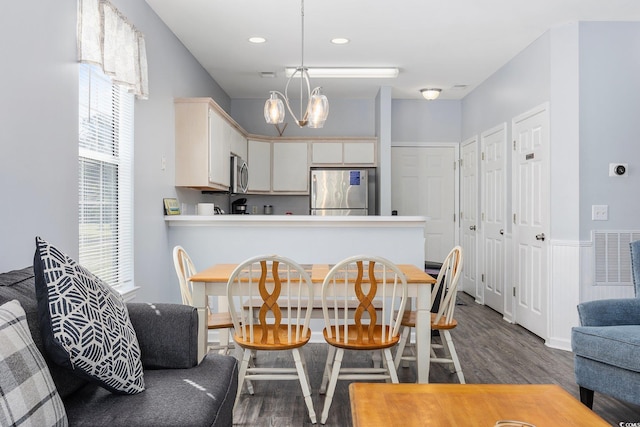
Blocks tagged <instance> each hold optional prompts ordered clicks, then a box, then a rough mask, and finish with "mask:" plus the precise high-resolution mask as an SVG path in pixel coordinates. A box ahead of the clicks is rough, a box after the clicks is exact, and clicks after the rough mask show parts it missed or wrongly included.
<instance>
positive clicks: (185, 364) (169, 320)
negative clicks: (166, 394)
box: [127, 303, 198, 369]
mask: <svg viewBox="0 0 640 427" xmlns="http://www.w3.org/2000/svg"><path fill="white" fill-rule="evenodd" d="M127 310H128V311H129V318H130V319H131V323H132V325H133V328H134V329H135V331H136V335H137V337H138V344H139V345H140V352H141V353H142V366H144V368H145V369H165V368H192V367H194V366H196V365H197V364H198V362H197V359H198V313H197V311H196V309H195V308H194V307H191V306H188V305H182V304H147V303H128V304H127Z"/></svg>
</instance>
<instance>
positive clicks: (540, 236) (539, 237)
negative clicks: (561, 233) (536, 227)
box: [536, 233, 545, 242]
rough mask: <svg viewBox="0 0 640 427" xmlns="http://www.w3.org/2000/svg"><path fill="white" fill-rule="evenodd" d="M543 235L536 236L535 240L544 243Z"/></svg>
mask: <svg viewBox="0 0 640 427" xmlns="http://www.w3.org/2000/svg"><path fill="white" fill-rule="evenodd" d="M544 237H545V236H544V233H540V234H536V240H542V241H543V242H544Z"/></svg>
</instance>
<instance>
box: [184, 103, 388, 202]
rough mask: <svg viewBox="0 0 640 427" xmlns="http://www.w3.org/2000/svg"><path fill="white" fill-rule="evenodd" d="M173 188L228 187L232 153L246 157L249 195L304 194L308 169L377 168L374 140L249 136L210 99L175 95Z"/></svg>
mask: <svg viewBox="0 0 640 427" xmlns="http://www.w3.org/2000/svg"><path fill="white" fill-rule="evenodd" d="M175 120H176V128H175V131H176V135H175V137H176V180H175V185H176V187H188V188H195V189H200V190H214V191H216V190H217V191H229V184H230V172H231V171H230V169H229V167H230V156H231V154H234V155H237V156H239V157H241V158H243V159H245V160H247V165H248V167H249V183H248V184H249V185H248V187H249V188H248V190H247V192H248V193H256V194H260V193H263V194H308V193H309V168H310V167H312V166H314V167H317V166H320V167H322V166H326V167H332V166H333V167H357V166H369V167H370V166H376V163H377V150H376V146H377V143H376V141H377V139H376V138H308V139H307V138H303V139H297V138H296V139H294V138H287V137H285V138H271V137H266V136H265V137H263V136H258V135H250V136H249V137H250V139H249V140H248V139H247V136H246V132H245V131H244V130H243V129H242V128H241V127H240V126H239V125H238V124H237V123H236V122H235V121H234V120H233V119H232V118H231V117H230V116H229V115H228V114H227V113H226V112H225V111H224V110H222V108H220V106H218V104H216V103H215V102H214V101H213V100H212V99H211V98H178V99H176V100H175Z"/></svg>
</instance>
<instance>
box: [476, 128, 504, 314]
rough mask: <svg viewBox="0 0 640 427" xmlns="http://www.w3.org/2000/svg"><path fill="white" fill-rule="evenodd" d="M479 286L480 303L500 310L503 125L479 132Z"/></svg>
mask: <svg viewBox="0 0 640 427" xmlns="http://www.w3.org/2000/svg"><path fill="white" fill-rule="evenodd" d="M480 138H481V144H482V155H481V158H482V160H481V162H480V164H481V170H482V172H481V173H482V190H483V191H482V254H483V266H482V276H481V277H482V287H483V295H484V304H485V305H488V306H489V307H491V308H493V309H494V310H496V311H497V312H499V313H502V314H504V299H505V286H504V278H505V273H504V269H505V265H504V259H505V244H504V241H505V240H504V229H505V225H506V224H505V222H506V219H505V216H506V211H505V209H506V208H505V195H506V167H507V164H506V144H507V125H506V123H505V124H502V125H500V126H497V127H495V128H493V129H490V130H488V131H486V132H483V133H482V135H481V137H480Z"/></svg>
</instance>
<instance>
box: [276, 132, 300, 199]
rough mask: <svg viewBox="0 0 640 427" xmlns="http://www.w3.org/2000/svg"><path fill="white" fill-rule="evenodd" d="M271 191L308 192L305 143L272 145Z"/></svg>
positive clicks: (292, 142) (277, 143) (278, 143)
mask: <svg viewBox="0 0 640 427" xmlns="http://www.w3.org/2000/svg"><path fill="white" fill-rule="evenodd" d="M271 163H272V165H273V170H272V172H271V176H272V190H273V191H274V192H279V193H280V192H284V193H288V192H298V193H308V192H309V161H308V149H307V142H306V141H291V142H289V141H287V142H274V143H273V161H272V162H271Z"/></svg>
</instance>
